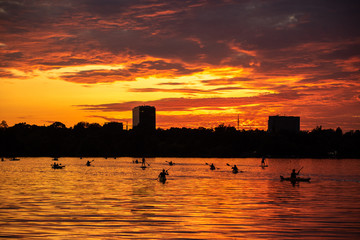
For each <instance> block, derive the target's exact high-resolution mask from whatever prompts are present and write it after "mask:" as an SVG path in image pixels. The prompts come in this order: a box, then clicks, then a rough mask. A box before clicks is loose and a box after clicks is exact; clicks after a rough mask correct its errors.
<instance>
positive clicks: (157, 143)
mask: <svg viewBox="0 0 360 240" xmlns="http://www.w3.org/2000/svg"><path fill="white" fill-rule="evenodd" d="M359 146H360V131H359V130H356V131H350V132H346V133H343V132H342V130H341V129H340V128H337V129H336V130H333V129H322V128H321V127H317V128H315V129H314V130H312V131H306V132H305V131H301V132H299V133H286V132H283V133H276V134H274V133H269V132H267V131H262V130H249V131H244V130H242V131H238V130H236V129H235V128H234V127H230V126H224V125H219V126H218V127H216V128H215V129H206V128H197V129H190V128H171V129H167V130H164V129H157V130H154V131H152V132H142V131H137V130H123V126H122V124H120V123H115V122H111V123H106V124H104V125H103V126H101V125H99V124H97V123H92V124H89V123H85V122H80V123H78V124H76V125H75V126H74V127H70V128H67V127H66V126H65V125H64V124H62V123H59V122H55V123H53V124H51V125H50V126H36V125H28V124H26V123H19V124H15V125H14V126H12V127H8V126H5V125H2V126H1V127H0V157H14V156H18V157H20V156H56V157H62V156H79V157H81V156H84V157H85V156H104V157H107V156H109V157H111V156H134V157H139V156H149V157H150V156H153V157H162V156H164V157H165V156H166V157H262V156H267V157H301V158H307V157H309V158H329V157H332V158H360V148H359Z"/></svg>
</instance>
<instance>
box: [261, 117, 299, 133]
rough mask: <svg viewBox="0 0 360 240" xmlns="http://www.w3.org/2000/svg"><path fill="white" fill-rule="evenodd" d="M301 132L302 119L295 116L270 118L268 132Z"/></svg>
mask: <svg viewBox="0 0 360 240" xmlns="http://www.w3.org/2000/svg"><path fill="white" fill-rule="evenodd" d="M299 131H300V117H293V116H269V121H268V132H271V133H280V132H289V133H297V132H299Z"/></svg>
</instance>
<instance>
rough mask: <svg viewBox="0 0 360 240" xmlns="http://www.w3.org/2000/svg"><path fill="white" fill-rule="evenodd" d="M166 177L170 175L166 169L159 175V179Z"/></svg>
mask: <svg viewBox="0 0 360 240" xmlns="http://www.w3.org/2000/svg"><path fill="white" fill-rule="evenodd" d="M166 175H169V173H168V171H166V170H165V169H163V170H162V172H160V173H159V177H158V178H159V179H161V178H164V177H165V176H166Z"/></svg>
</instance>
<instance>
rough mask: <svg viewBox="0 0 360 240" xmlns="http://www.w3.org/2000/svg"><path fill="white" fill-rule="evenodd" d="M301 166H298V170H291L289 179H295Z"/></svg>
mask: <svg viewBox="0 0 360 240" xmlns="http://www.w3.org/2000/svg"><path fill="white" fill-rule="evenodd" d="M301 169H302V168H300V170H299V171H298V172H295V169H293V170H292V172H291V174H290V178H291V179H296V178H297V175H299V174H300V171H301Z"/></svg>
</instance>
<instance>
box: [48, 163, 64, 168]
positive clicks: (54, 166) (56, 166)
mask: <svg viewBox="0 0 360 240" xmlns="http://www.w3.org/2000/svg"><path fill="white" fill-rule="evenodd" d="M51 167H52V168H53V169H63V168H64V167H65V166H63V165H58V164H51Z"/></svg>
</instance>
